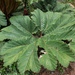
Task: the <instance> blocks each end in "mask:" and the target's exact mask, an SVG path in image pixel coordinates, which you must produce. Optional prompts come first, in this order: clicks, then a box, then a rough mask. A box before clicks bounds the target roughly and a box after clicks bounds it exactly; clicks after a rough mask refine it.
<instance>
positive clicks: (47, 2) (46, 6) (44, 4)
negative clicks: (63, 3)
mask: <svg viewBox="0 0 75 75" xmlns="http://www.w3.org/2000/svg"><path fill="white" fill-rule="evenodd" d="M56 4H57V0H39V1H38V2H35V3H33V7H34V8H39V9H41V10H42V11H49V10H53V9H54V7H55V6H56Z"/></svg>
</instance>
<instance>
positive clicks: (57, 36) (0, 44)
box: [0, 0, 75, 75]
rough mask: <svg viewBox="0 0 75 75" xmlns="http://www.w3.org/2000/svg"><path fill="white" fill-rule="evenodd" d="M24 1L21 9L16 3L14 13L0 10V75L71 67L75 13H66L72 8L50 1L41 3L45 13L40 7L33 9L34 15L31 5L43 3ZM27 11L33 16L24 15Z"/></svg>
mask: <svg viewBox="0 0 75 75" xmlns="http://www.w3.org/2000/svg"><path fill="white" fill-rule="evenodd" d="M3 1H4V0H3ZM22 1H23V3H21V6H18V5H16V4H15V5H14V6H15V8H14V9H13V7H12V9H13V10H12V11H10V9H8V11H9V12H10V13H9V12H8V11H7V14H8V15H7V14H6V13H5V11H4V10H3V9H4V7H3V8H2V7H0V9H1V10H2V11H0V19H1V20H0V56H1V58H0V60H1V61H0V62H1V68H0V69H1V70H0V73H1V74H2V75H12V74H13V75H15V74H16V75H26V74H27V75H31V74H32V75H36V73H37V72H39V71H40V69H41V66H43V67H44V68H46V69H48V70H52V71H54V70H55V69H56V68H57V66H58V65H57V64H61V66H63V67H68V65H69V63H70V62H71V61H75V17H74V13H72V14H73V15H69V13H65V12H64V13H63V11H66V10H67V9H68V7H69V6H68V7H67V6H66V5H65V4H62V6H61V7H60V8H59V6H60V3H59V5H58V6H57V4H58V3H57V2H56V1H55V2H54V3H53V2H52V0H51V4H50V3H49V0H47V1H46V0H44V1H41V2H43V4H44V7H45V8H44V9H45V10H46V11H45V12H43V9H42V8H41V7H36V9H34V8H33V7H32V9H33V12H31V11H30V8H31V6H32V5H34V4H35V3H39V2H40V0H37V2H35V1H36V0H30V2H28V1H29V0H28V1H27V2H26V0H22ZM2 3H3V2H2ZM5 3H9V7H10V2H9V1H8V2H5ZM48 3H49V4H48ZM12 4H13V3H11V5H12ZM22 4H23V5H24V6H23V5H22ZM26 4H27V5H26ZM46 4H47V7H46ZM41 5H42V4H41ZM48 5H49V7H48ZM39 6H40V5H39ZM65 7H66V8H65ZM10 8H11V7H10ZM37 8H39V9H37ZM64 8H65V9H64ZM69 8H70V7H69ZM25 9H27V10H29V13H30V14H27V15H26V14H24V13H26V12H27V11H25ZM61 9H63V11H61ZM70 9H72V8H70ZM5 10H6V9H5ZM15 10H16V11H15ZM59 10H60V11H59ZM72 10H73V9H72ZM21 11H22V12H21ZM23 11H24V12H23ZM20 12H21V13H20ZM67 12H69V11H67ZM73 12H74V11H73ZM16 14H17V15H16ZM9 15H10V17H9ZM7 17H8V18H9V19H8V20H9V22H10V24H9V23H8V20H7ZM58 62H59V63H58ZM59 68H60V67H59ZM8 71H9V72H8Z"/></svg>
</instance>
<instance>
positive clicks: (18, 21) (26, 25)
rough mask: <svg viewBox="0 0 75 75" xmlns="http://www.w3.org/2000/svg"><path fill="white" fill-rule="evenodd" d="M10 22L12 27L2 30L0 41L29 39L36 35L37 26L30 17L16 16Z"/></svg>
mask: <svg viewBox="0 0 75 75" xmlns="http://www.w3.org/2000/svg"><path fill="white" fill-rule="evenodd" d="M10 21H11V23H12V25H11V26H9V27H6V28H4V29H2V32H1V33H0V36H1V37H0V41H2V40H4V39H13V40H18V39H22V38H24V39H27V38H30V37H32V34H33V33H35V25H34V23H33V22H32V21H31V20H30V18H29V17H23V16H16V17H12V18H11V19H10ZM11 33H12V34H11Z"/></svg>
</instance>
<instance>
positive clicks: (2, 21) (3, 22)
mask: <svg viewBox="0 0 75 75" xmlns="http://www.w3.org/2000/svg"><path fill="white" fill-rule="evenodd" d="M6 25H7V22H6V17H5V15H4V14H3V13H2V11H0V26H6Z"/></svg>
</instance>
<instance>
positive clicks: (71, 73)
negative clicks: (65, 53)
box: [38, 63, 75, 75]
mask: <svg viewBox="0 0 75 75" xmlns="http://www.w3.org/2000/svg"><path fill="white" fill-rule="evenodd" d="M38 75H75V63H70V66H69V67H68V68H63V71H62V72H60V71H59V70H56V71H48V70H46V69H44V68H42V69H41V71H40V73H39V74H38Z"/></svg>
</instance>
